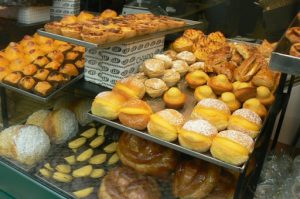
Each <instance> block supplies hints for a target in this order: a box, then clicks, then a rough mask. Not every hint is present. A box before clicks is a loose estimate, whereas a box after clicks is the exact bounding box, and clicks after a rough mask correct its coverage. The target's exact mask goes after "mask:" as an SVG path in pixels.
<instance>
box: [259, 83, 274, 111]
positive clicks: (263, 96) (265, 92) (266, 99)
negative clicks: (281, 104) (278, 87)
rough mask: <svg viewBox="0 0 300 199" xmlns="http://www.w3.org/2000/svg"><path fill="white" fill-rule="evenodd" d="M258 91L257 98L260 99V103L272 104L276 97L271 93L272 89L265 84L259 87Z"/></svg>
mask: <svg viewBox="0 0 300 199" xmlns="http://www.w3.org/2000/svg"><path fill="white" fill-rule="evenodd" d="M256 92H257V95H256V98H257V99H258V100H259V101H260V103H262V104H263V105H265V106H269V105H271V104H272V103H273V102H274V100H275V97H274V95H273V94H272V93H271V91H270V89H269V88H267V87H265V86H259V87H257V88H256Z"/></svg>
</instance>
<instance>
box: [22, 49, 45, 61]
mask: <svg viewBox="0 0 300 199" xmlns="http://www.w3.org/2000/svg"><path fill="white" fill-rule="evenodd" d="M44 55H45V53H44V52H43V51H41V50H38V49H32V50H30V51H29V52H28V54H26V56H25V57H26V59H27V61H28V62H29V63H31V62H33V61H34V60H36V59H37V58H38V57H41V56H44Z"/></svg>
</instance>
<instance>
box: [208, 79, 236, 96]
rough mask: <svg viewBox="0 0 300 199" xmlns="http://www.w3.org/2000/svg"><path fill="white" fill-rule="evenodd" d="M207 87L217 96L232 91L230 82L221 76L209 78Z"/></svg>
mask: <svg viewBox="0 0 300 199" xmlns="http://www.w3.org/2000/svg"><path fill="white" fill-rule="evenodd" d="M207 85H209V86H210V87H211V89H213V91H214V93H216V94H217V95H221V94H222V93H223V92H230V91H232V89H233V87H232V84H231V82H230V81H229V80H228V78H227V77H226V76H225V75H223V74H220V75H217V76H214V77H212V78H210V79H209V80H208V81H207Z"/></svg>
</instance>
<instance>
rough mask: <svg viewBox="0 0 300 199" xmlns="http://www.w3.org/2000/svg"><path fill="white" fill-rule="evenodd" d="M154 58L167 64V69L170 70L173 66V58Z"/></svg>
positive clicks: (160, 56) (163, 56) (166, 56)
mask: <svg viewBox="0 0 300 199" xmlns="http://www.w3.org/2000/svg"><path fill="white" fill-rule="evenodd" d="M153 58H154V59H158V60H161V61H163V62H164V63H165V69H169V68H171V67H172V65H173V63H172V58H170V57H169V56H168V55H164V54H156V55H154V56H153Z"/></svg>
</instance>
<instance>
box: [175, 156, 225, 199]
mask: <svg viewBox="0 0 300 199" xmlns="http://www.w3.org/2000/svg"><path fill="white" fill-rule="evenodd" d="M220 172H221V170H220V168H218V167H216V166H215V165H213V164H209V163H207V162H204V161H202V160H197V159H193V160H189V161H184V162H182V163H181V164H180V165H179V166H178V168H177V169H176V172H175V177H174V181H173V186H172V189H173V194H174V196H175V197H176V198H180V199H192V198H193V199H196V198H197V199H202V198H205V197H206V196H207V195H208V194H209V193H210V192H211V191H212V190H213V189H214V187H215V186H216V185H217V183H218V180H219V177H220Z"/></svg>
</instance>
